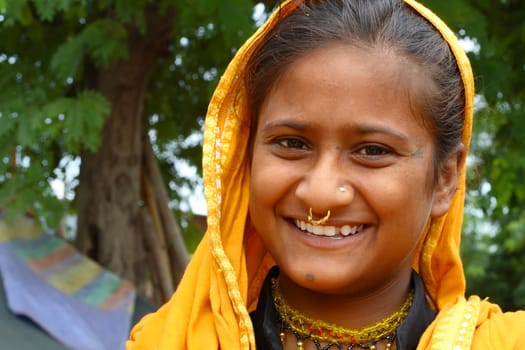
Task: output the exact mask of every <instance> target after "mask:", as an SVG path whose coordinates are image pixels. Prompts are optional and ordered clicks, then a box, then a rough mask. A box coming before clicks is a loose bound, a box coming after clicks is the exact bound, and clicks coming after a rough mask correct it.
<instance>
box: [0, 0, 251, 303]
mask: <svg viewBox="0 0 525 350" xmlns="http://www.w3.org/2000/svg"><path fill="white" fill-rule="evenodd" d="M253 5H254V4H253V3H251V1H249V0H224V1H221V2H218V1H213V0H193V1H189V0H178V1H176V0H159V1H148V0H100V1H95V0H46V1H44V0H32V1H31V0H0V37H1V38H2V39H1V40H0V88H1V89H2V91H3V93H2V94H0V159H1V162H0V174H2V175H0V203H2V204H3V206H6V207H7V208H8V209H9V211H8V213H10V214H11V215H16V213H18V212H21V211H26V210H31V211H34V212H35V214H36V215H37V216H38V217H39V218H40V220H41V223H42V224H43V226H44V227H48V228H53V227H55V226H56V225H57V223H58V222H59V220H60V218H61V217H62V215H63V214H64V212H65V211H67V210H70V209H72V210H74V211H75V212H76V213H77V214H78V225H77V227H78V232H77V234H76V245H77V246H78V247H79V248H80V249H81V250H82V251H83V252H85V253H86V254H87V255H89V256H91V257H92V258H94V259H95V260H97V261H99V262H100V263H102V264H103V265H104V266H106V267H108V268H109V269H111V270H113V271H115V272H116V273H118V274H120V275H122V276H124V277H125V278H128V279H130V280H132V281H134V282H135V283H136V284H137V285H138V286H139V290H140V291H141V292H142V293H143V294H148V291H160V293H158V294H156V295H153V294H152V292H149V296H150V297H152V298H153V299H155V300H157V301H163V300H165V299H166V298H167V297H169V295H170V294H171V293H172V292H173V289H174V287H175V286H176V283H177V282H178V279H179V278H180V276H181V274H182V271H183V269H184V267H185V264H186V262H187V259H188V253H187V251H186V248H185V245H184V243H183V241H182V238H181V233H180V229H179V225H178V222H177V220H176V218H175V216H174V213H173V210H172V204H173V203H172V202H173V199H174V198H175V199H178V203H180V200H181V197H180V196H179V195H178V193H177V191H178V189H180V188H181V186H184V184H185V182H188V180H185V179H184V178H182V177H181V175H180V174H179V173H178V169H177V167H176V166H175V160H176V159H180V158H182V157H184V158H185V159H187V160H188V161H189V162H190V163H191V164H199V160H200V156H199V151H198V149H199V143H198V142H197V143H195V142H194V143H188V138H190V135H192V134H194V133H195V132H196V131H197V132H198V131H199V130H200V128H201V125H202V118H203V116H204V114H205V111H206V106H207V103H208V100H209V97H210V94H211V91H212V89H213V86H214V85H215V84H216V82H217V80H218V78H219V76H220V72H222V70H223V69H224V67H225V65H226V63H227V62H228V61H229V59H230V58H231V56H232V54H233V53H234V51H235V48H236V46H237V45H238V43H240V42H241V41H242V40H243V39H244V38H245V37H246V36H247V35H248V34H249V33H250V32H251V31H252V30H253V28H254V24H253V21H252V19H251V15H252V12H253ZM190 139H191V138H190ZM77 158H79V159H80V161H81V166H80V175H79V176H78V186H77V187H75V190H76V192H75V193H76V196H75V202H74V203H73V204H72V205H71V204H69V203H68V202H67V201H61V200H60V199H58V198H57V196H56V194H55V193H54V192H53V191H52V190H51V187H50V180H52V179H55V178H57V177H60V176H62V175H63V172H64V169H65V168H66V167H67V163H68V161H71V160H72V159H77ZM157 158H159V159H160V162H158V161H157ZM164 179H167V181H166V182H167V183H168V186H166V185H165V181H164ZM150 277H153V278H150ZM151 281H153V283H154V284H155V286H154V288H151V287H152V285H151Z"/></svg>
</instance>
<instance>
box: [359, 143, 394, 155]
mask: <svg viewBox="0 0 525 350" xmlns="http://www.w3.org/2000/svg"><path fill="white" fill-rule="evenodd" d="M392 153H393V152H392V150H390V149H389V148H386V147H384V146H379V145H367V146H364V147H361V148H359V149H358V150H357V154H358V155H360V156H364V157H379V156H384V155H389V154H392Z"/></svg>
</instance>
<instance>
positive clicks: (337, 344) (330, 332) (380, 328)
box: [272, 278, 414, 350]
mask: <svg viewBox="0 0 525 350" xmlns="http://www.w3.org/2000/svg"><path fill="white" fill-rule="evenodd" d="M272 292H273V303H274V306H275V309H276V310H277V313H278V314H279V318H280V319H279V323H280V337H281V342H282V343H283V348H284V340H285V331H287V330H288V331H291V332H292V333H293V334H294V335H295V337H296V340H297V343H296V344H297V350H304V341H305V340H311V341H312V342H313V343H314V344H315V346H316V348H317V349H318V350H328V349H331V348H334V349H338V350H344V349H346V350H351V349H359V348H361V349H369V350H376V349H377V343H378V342H380V341H382V340H384V341H385V342H386V349H387V350H390V349H392V346H393V343H394V340H395V334H396V329H397V327H399V325H401V323H402V322H403V321H404V320H405V318H406V316H407V314H408V310H409V309H410V307H411V306H412V301H413V300H414V291H413V290H411V291H410V293H409V294H408V296H407V298H406V300H405V302H404V303H403V305H401V308H400V309H399V310H397V311H396V312H394V313H393V314H391V315H390V316H388V317H386V318H384V319H382V320H381V321H379V322H377V323H376V324H374V325H371V326H368V327H365V328H362V329H347V328H344V327H340V326H337V325H335V324H332V323H328V322H325V321H322V320H315V319H312V318H310V317H308V316H306V315H303V314H302V313H300V312H299V311H298V310H295V309H293V308H292V307H291V306H290V305H288V303H287V302H286V300H285V299H284V297H283V295H282V293H281V290H280V288H279V280H278V279H276V278H274V279H272ZM321 343H325V344H327V345H321Z"/></svg>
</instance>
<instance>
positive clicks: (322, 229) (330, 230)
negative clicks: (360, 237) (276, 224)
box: [294, 220, 364, 237]
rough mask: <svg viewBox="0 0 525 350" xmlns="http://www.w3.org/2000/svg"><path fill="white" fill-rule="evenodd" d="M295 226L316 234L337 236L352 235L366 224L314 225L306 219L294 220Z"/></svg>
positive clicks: (361, 229)
mask: <svg viewBox="0 0 525 350" xmlns="http://www.w3.org/2000/svg"><path fill="white" fill-rule="evenodd" d="M294 222H295V226H297V228H299V229H300V230H301V231H304V232H308V233H310V234H312V235H316V236H325V237H335V236H339V235H340V236H345V237H346V236H350V235H355V234H356V233H359V232H361V231H363V228H364V225H363V224H361V225H355V226H350V225H343V226H329V225H312V224H310V223H307V222H305V221H301V220H294Z"/></svg>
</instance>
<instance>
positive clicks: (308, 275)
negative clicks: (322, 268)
mask: <svg viewBox="0 0 525 350" xmlns="http://www.w3.org/2000/svg"><path fill="white" fill-rule="evenodd" d="M305 278H306V280H307V281H310V282H313V281H315V277H314V275H312V274H311V273H307V274H306V275H305Z"/></svg>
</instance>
